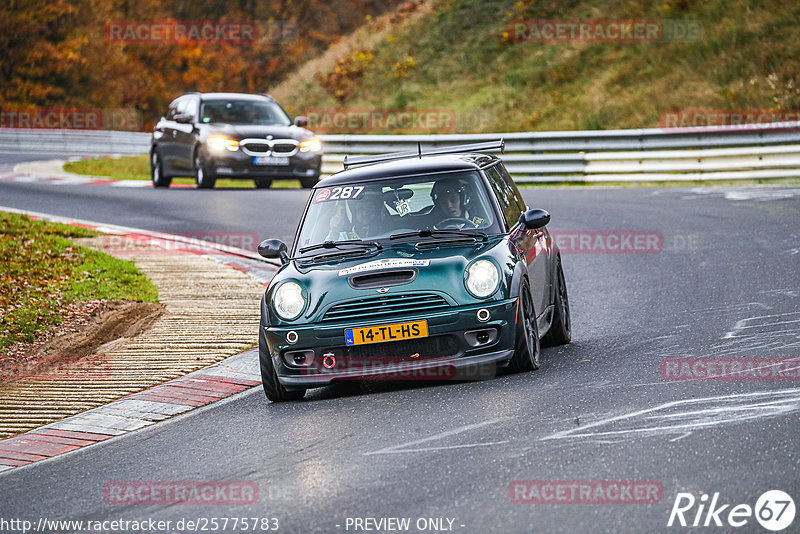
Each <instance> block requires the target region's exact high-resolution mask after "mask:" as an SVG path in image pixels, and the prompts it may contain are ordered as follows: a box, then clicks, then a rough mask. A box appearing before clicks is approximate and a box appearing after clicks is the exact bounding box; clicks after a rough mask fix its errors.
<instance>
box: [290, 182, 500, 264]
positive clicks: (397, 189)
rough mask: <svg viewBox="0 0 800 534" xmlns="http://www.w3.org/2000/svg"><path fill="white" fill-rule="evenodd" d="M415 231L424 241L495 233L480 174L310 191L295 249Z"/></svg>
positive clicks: (359, 184) (497, 229) (370, 183)
mask: <svg viewBox="0 0 800 534" xmlns="http://www.w3.org/2000/svg"><path fill="white" fill-rule="evenodd" d="M437 230H439V231H442V230H449V232H436V231H437ZM420 231H422V233H423V235H426V236H428V237H430V236H431V234H434V235H442V234H448V235H450V237H452V235H453V234H456V235H457V233H458V232H463V234H464V235H465V236H469V235H470V234H472V235H476V234H492V233H499V232H500V231H501V226H500V224H499V223H498V221H497V220H496V217H495V211H494V209H493V207H492V204H491V202H490V200H489V197H488V196H487V194H486V191H485V189H484V185H483V181H482V179H481V176H480V174H479V173H478V172H477V171H467V172H458V173H443V174H429V175H423V176H414V177H405V178H397V179H387V180H381V181H369V182H364V183H352V184H348V185H341V186H339V185H337V186H333V187H328V188H319V189H316V190H315V191H314V193H313V196H312V198H311V202H310V203H309V205H308V212H307V213H306V216H305V218H304V220H303V226H302V228H301V230H300V232H299V238H298V240H297V249H298V250H301V249H305V250H310V249H311V247H314V246H315V245H321V244H323V243H325V242H341V241H354V240H361V241H370V242H375V241H382V240H386V241H388V240H389V239H390V238H392V237H397V236H403V234H413V235H416V233H417V232H420ZM425 231H427V232H425ZM453 231H455V232H453ZM403 237H412V236H411V235H409V236H403Z"/></svg>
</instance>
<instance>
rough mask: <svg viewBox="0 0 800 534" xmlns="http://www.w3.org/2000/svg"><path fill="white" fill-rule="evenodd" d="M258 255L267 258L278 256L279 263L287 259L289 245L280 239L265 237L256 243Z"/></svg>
mask: <svg viewBox="0 0 800 534" xmlns="http://www.w3.org/2000/svg"><path fill="white" fill-rule="evenodd" d="M258 255H259V256H261V257H263V258H267V259H275V258H279V259H280V260H281V263H286V262H287V261H289V247H287V246H286V243H284V242H283V241H281V240H280V239H265V240H264V241H262V242H261V243H259V244H258Z"/></svg>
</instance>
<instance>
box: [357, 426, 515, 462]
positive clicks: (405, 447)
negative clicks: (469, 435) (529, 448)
mask: <svg viewBox="0 0 800 534" xmlns="http://www.w3.org/2000/svg"><path fill="white" fill-rule="evenodd" d="M508 419H509V418H508V417H502V418H500V419H493V420H491V421H484V422H482V423H473V424H471V425H466V426H460V427H458V428H454V429H452V430H447V431H445V432H441V433H439V434H435V435H433V436H429V437H427V438H422V439H417V440H414V441H409V442H407V443H402V444H400V445H392V446H391V447H386V448H383V449H380V450H377V451H372V452H365V453H364V456H370V455H373V454H401V453H408V452H420V451H436V450H445V449H462V448H467V447H486V446H489V445H499V444H502V443H508V440H505V441H491V442H483V443H470V444H463V445H443V446H441V447H422V448H414V449H412V448H409V447H413V446H414V445H421V444H422V443H427V442H429V441H435V440H437V439H443V438H447V437H450V436H455V435H457V434H462V433H464V432H469V431H470V430H475V429H478V428H482V427H485V426H489V425H494V424H497V423H501V422H503V421H507V420H508Z"/></svg>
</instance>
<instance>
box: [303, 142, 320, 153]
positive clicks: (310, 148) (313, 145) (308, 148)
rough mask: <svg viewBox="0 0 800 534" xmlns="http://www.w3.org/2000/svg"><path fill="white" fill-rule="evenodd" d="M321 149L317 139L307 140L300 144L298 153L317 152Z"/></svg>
mask: <svg viewBox="0 0 800 534" xmlns="http://www.w3.org/2000/svg"><path fill="white" fill-rule="evenodd" d="M321 148H322V143H320V142H319V139H307V140H305V141H303V142H301V143H300V152H319V151H320V149H321Z"/></svg>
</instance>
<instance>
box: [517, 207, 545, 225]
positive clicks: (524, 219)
mask: <svg viewBox="0 0 800 534" xmlns="http://www.w3.org/2000/svg"><path fill="white" fill-rule="evenodd" d="M519 222H520V224H522V225H523V226H524V227H525V228H527V229H529V230H533V229H534V228H543V227H545V226H547V223H549V222H550V214H549V213H547V212H546V211H544V210H528V211H526V212H525V213H523V214H522V215H520V216H519Z"/></svg>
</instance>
